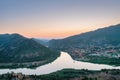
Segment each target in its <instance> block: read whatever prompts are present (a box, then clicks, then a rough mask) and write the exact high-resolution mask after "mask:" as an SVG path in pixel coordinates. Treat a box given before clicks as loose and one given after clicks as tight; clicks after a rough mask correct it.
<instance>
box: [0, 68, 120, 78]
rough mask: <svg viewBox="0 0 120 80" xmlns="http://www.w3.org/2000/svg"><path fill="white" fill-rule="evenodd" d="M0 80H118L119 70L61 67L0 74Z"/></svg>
mask: <svg viewBox="0 0 120 80" xmlns="http://www.w3.org/2000/svg"><path fill="white" fill-rule="evenodd" d="M0 80H120V70H101V71H89V70H74V69H63V70H61V71H57V72H54V73H51V74H46V75H23V74H21V73H17V74H15V73H8V74H3V75H0Z"/></svg>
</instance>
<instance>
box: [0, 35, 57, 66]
mask: <svg viewBox="0 0 120 80" xmlns="http://www.w3.org/2000/svg"><path fill="white" fill-rule="evenodd" d="M58 55H59V54H58V53H56V52H53V51H52V50H50V49H49V48H47V47H44V46H43V45H41V44H38V43H37V42H36V41H34V40H32V39H28V38H25V37H23V36H21V35H19V34H1V35H0V63H1V64H2V63H3V64H4V63H8V64H9V63H26V64H27V62H31V63H32V62H35V61H41V62H40V63H45V62H47V61H50V60H54V59H55V58H56V57H57V56H58Z"/></svg>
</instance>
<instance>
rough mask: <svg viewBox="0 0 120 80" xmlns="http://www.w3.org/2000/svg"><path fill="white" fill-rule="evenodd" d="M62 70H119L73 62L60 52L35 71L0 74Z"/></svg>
mask: <svg viewBox="0 0 120 80" xmlns="http://www.w3.org/2000/svg"><path fill="white" fill-rule="evenodd" d="M64 68H74V69H88V70H101V69H120V66H119V67H113V66H109V65H103V64H93V63H88V62H81V61H74V60H73V59H72V58H71V56H70V55H69V54H68V53H66V52H61V55H60V57H58V58H57V59H56V60H55V61H53V62H52V63H49V64H46V65H43V66H40V67H37V68H36V69H27V68H18V69H0V74H3V73H7V72H12V71H13V72H15V73H18V72H21V73H23V74H36V75H40V74H48V73H51V72H55V71H58V70H61V69H64Z"/></svg>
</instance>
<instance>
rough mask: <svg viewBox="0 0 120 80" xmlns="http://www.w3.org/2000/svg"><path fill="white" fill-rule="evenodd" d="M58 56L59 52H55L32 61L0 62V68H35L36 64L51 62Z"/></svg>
mask: <svg viewBox="0 0 120 80" xmlns="http://www.w3.org/2000/svg"><path fill="white" fill-rule="evenodd" d="M59 56H60V52H56V54H55V55H54V56H53V57H51V58H48V59H46V60H43V61H33V62H23V63H22V62H21V63H0V69H6V68H9V69H15V68H36V67H38V66H42V65H45V64H48V63H51V62H53V61H54V60H56V59H57V58H58V57H59Z"/></svg>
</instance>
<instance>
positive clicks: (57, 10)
mask: <svg viewBox="0 0 120 80" xmlns="http://www.w3.org/2000/svg"><path fill="white" fill-rule="evenodd" d="M119 23H120V0H0V34H4V33H19V34H22V35H24V36H26V37H35V38H64V37H67V36H71V35H75V34H80V33H83V32H87V31H91V30H95V29H98V28H103V27H107V26H109V25H115V24H119Z"/></svg>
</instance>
